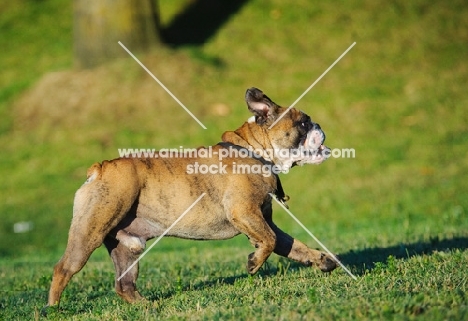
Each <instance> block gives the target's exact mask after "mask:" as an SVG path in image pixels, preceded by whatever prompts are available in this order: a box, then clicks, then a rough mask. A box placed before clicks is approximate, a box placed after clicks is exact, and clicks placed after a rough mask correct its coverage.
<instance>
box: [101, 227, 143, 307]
mask: <svg viewBox="0 0 468 321" xmlns="http://www.w3.org/2000/svg"><path fill="white" fill-rule="evenodd" d="M123 233H125V232H123ZM127 238H128V240H125V241H127V242H126V243H134V244H133V246H132V247H129V246H128V244H125V243H124V242H122V241H119V240H117V239H115V238H114V237H112V236H107V237H106V238H105V239H104V245H105V246H106V248H107V251H108V252H109V255H110V256H111V258H112V261H113V262H114V267H115V291H116V292H117V294H118V295H119V296H120V297H122V299H124V300H125V301H127V302H130V303H133V302H136V301H140V300H143V299H144V298H143V297H142V296H141V295H140V293H139V292H138V291H137V288H136V280H137V278H138V262H137V263H136V264H135V265H134V266H133V267H132V268H131V269H130V270H129V271H128V272H127V273H126V274H125V275H123V273H125V271H127V269H128V268H129V267H130V266H131V265H132V264H133V263H135V262H136V260H137V259H138V255H139V254H141V253H142V252H143V250H144V244H143V243H141V241H140V240H139V239H138V238H137V237H136V236H130V235H129V236H127ZM139 244H141V245H140V246H139ZM122 275H123V276H122ZM121 276H122V278H121V279H120V280H119V278H120V277H121Z"/></svg>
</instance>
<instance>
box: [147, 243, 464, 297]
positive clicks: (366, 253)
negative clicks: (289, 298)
mask: <svg viewBox="0 0 468 321" xmlns="http://www.w3.org/2000/svg"><path fill="white" fill-rule="evenodd" d="M467 248H468V237H454V238H450V239H442V240H440V239H439V238H438V237H435V238H431V239H430V240H429V241H420V242H414V243H400V244H398V245H394V246H389V247H374V248H366V249H363V250H359V251H353V250H351V251H349V252H347V253H344V254H340V255H339V258H340V261H341V262H342V263H343V264H344V265H345V266H347V267H348V268H350V269H351V271H352V272H353V274H355V275H357V276H361V275H364V274H365V273H366V272H369V271H371V270H372V269H374V268H375V267H376V266H377V265H378V264H379V263H385V262H387V260H388V258H389V257H390V256H392V257H394V258H395V259H409V258H412V257H415V256H421V255H431V254H432V253H434V252H437V251H450V250H455V249H459V250H462V251H463V250H465V249H467ZM281 260H282V259H281ZM280 262H282V263H283V265H281V264H280V265H278V264H276V265H275V264H272V263H269V262H267V263H265V265H264V266H263V267H262V269H261V270H260V271H259V272H258V274H260V275H261V276H262V277H274V276H277V275H280V274H283V273H285V272H286V273H294V271H297V270H299V269H301V268H306V267H304V266H303V265H301V264H299V263H296V262H292V261H289V260H287V259H284V260H282V261H280ZM248 277H250V276H249V274H247V272H245V273H241V274H237V275H234V276H226V277H217V278H214V279H210V280H206V281H199V282H197V283H195V284H192V285H190V286H184V287H183V289H182V291H190V290H203V289H207V288H211V287H213V286H216V285H234V284H235V283H236V281H238V280H241V279H245V278H248ZM174 294H175V293H174V292H172V291H171V292H167V293H164V294H161V293H160V294H158V295H156V294H153V295H149V297H148V299H149V300H150V301H157V300H160V299H167V298H170V297H173V296H174Z"/></svg>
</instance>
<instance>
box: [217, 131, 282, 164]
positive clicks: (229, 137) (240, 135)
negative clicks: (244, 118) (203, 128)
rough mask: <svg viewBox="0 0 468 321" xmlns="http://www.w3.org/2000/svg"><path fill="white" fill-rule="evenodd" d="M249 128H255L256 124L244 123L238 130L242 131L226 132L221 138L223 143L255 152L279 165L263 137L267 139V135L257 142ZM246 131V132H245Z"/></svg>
mask: <svg viewBox="0 0 468 321" xmlns="http://www.w3.org/2000/svg"><path fill="white" fill-rule="evenodd" d="M250 126H257V125H256V124H252V123H248V122H246V123H244V125H242V127H240V128H239V129H241V128H243V129H244V130H242V131H241V130H239V129H238V130H236V131H227V132H225V133H224V134H223V136H222V137H221V139H222V141H223V142H226V143H231V144H234V145H237V146H240V147H243V148H245V149H248V150H250V151H255V153H256V154H257V155H258V156H260V157H262V158H263V159H265V160H267V161H269V162H271V163H273V164H275V165H281V164H278V160H277V159H276V158H275V155H274V153H272V151H273V150H274V149H273V146H272V145H271V143H270V141H268V140H265V137H268V135H267V134H265V135H262V138H263V139H262V141H259V140H258V139H257V138H256V137H255V135H254V134H253V132H252V131H251V130H250ZM245 129H247V130H245Z"/></svg>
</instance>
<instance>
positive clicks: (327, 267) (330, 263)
mask: <svg viewBox="0 0 468 321" xmlns="http://www.w3.org/2000/svg"><path fill="white" fill-rule="evenodd" d="M335 257H336V256H335ZM337 259H339V258H338V257H337ZM337 267H338V262H336V261H335V259H334V258H333V257H332V256H331V255H329V254H327V253H323V252H322V253H321V254H320V262H319V264H318V268H319V269H320V270H321V271H322V272H331V271H333V270H334V269H336V268H337Z"/></svg>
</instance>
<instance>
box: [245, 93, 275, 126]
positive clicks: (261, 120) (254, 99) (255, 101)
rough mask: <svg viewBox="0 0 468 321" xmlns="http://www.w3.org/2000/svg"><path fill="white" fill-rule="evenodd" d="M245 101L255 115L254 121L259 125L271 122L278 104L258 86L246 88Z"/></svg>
mask: <svg viewBox="0 0 468 321" xmlns="http://www.w3.org/2000/svg"><path fill="white" fill-rule="evenodd" d="M245 102H246V103H247V106H248V107H249V110H250V111H251V112H252V113H253V114H254V115H255V122H256V123H257V124H259V125H263V124H267V125H268V124H270V123H272V122H273V121H274V120H275V119H276V117H277V115H278V108H279V106H278V105H276V104H275V103H274V102H273V101H272V100H271V99H270V98H268V96H267V95H265V94H264V93H263V91H261V90H260V89H258V88H255V87H252V88H249V89H247V91H246V93H245Z"/></svg>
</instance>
